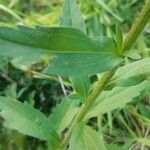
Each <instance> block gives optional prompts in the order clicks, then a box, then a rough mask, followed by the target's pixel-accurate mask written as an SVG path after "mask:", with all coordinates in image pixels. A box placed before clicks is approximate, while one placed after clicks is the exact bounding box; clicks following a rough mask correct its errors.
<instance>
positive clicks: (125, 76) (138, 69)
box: [110, 58, 150, 85]
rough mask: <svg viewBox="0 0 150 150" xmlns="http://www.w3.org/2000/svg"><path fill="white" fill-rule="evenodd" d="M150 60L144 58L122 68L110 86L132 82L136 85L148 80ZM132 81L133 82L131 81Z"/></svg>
mask: <svg viewBox="0 0 150 150" xmlns="http://www.w3.org/2000/svg"><path fill="white" fill-rule="evenodd" d="M149 64H150V58H144V59H142V60H139V61H135V62H132V63H129V64H127V65H125V66H123V67H120V68H119V69H118V70H117V71H116V73H115V75H114V76H113V78H112V80H111V81H110V84H113V83H117V84H120V83H121V82H124V83H128V85H129V81H132V82H134V83H136V82H137V81H140V82H142V81H143V80H145V79H146V76H148V75H149V74H150V65H149ZM130 79H131V80H130Z"/></svg>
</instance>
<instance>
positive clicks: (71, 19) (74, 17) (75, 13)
mask: <svg viewBox="0 0 150 150" xmlns="http://www.w3.org/2000/svg"><path fill="white" fill-rule="evenodd" d="M60 26H69V27H70V26H72V27H75V28H78V29H80V30H81V31H82V32H84V33H86V25H85V22H84V19H83V18H82V16H81V13H80V10H79V8H78V6H77V4H76V0H65V2H64V8H63V13H62V17H61V20H60Z"/></svg>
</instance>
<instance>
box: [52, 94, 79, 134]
mask: <svg viewBox="0 0 150 150" xmlns="http://www.w3.org/2000/svg"><path fill="white" fill-rule="evenodd" d="M80 102H81V99H80V98H79V96H77V95H70V96H68V97H66V98H64V99H63V100H62V102H61V103H60V104H58V105H57V106H56V108H55V109H54V110H53V112H52V114H51V115H50V116H49V125H50V127H52V128H54V129H55V130H56V131H57V133H59V134H61V132H62V131H63V130H64V129H66V128H67V127H68V126H69V125H70V123H71V122H72V119H73V118H74V116H75V115H76V114H77V112H78V110H79V104H80Z"/></svg>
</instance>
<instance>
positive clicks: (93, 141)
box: [69, 123, 106, 150]
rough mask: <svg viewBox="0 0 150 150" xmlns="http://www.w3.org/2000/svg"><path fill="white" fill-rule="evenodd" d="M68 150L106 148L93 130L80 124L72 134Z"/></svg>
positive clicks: (99, 149)
mask: <svg viewBox="0 0 150 150" xmlns="http://www.w3.org/2000/svg"><path fill="white" fill-rule="evenodd" d="M69 150H106V148H105V145H104V143H103V141H102V139H101V137H100V135H98V133H97V132H96V131H95V130H93V129H92V128H91V127H89V126H87V125H85V124H83V123H80V124H78V126H77V127H76V129H75V130H74V132H73V134H72V137H71V140H70V146H69Z"/></svg>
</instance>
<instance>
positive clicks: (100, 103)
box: [86, 81, 149, 119]
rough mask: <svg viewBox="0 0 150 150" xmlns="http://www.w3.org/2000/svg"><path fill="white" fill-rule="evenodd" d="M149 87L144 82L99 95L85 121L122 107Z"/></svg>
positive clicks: (116, 88) (146, 82) (147, 83)
mask: <svg viewBox="0 0 150 150" xmlns="http://www.w3.org/2000/svg"><path fill="white" fill-rule="evenodd" d="M148 85H149V82H148V81H144V82H142V83H141V84H139V85H136V86H130V87H115V88H114V89H113V90H111V91H105V92H103V93H102V95H100V97H99V98H98V99H97V101H96V102H95V103H94V104H93V106H92V107H91V109H90V110H89V113H87V115H86V119H87V118H88V119H89V118H91V117H96V116H98V115H100V114H105V113H107V112H110V111H112V110H114V109H117V108H122V107H124V106H125V105H126V104H127V103H129V102H131V101H132V100H133V99H134V98H135V97H137V96H139V95H140V93H141V92H142V91H143V90H144V89H146V88H147V87H148Z"/></svg>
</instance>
